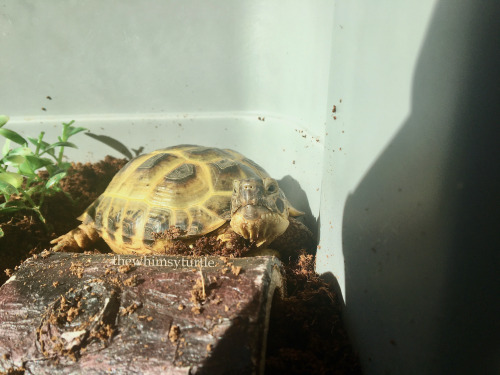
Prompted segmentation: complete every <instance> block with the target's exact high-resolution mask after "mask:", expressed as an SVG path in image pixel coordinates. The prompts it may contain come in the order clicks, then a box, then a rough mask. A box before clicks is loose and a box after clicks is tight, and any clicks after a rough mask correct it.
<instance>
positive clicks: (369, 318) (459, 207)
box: [342, 0, 500, 374]
mask: <svg viewBox="0 0 500 375" xmlns="http://www.w3.org/2000/svg"><path fill="white" fill-rule="evenodd" d="M499 8H500V7H499V4H498V3H497V2H495V1H475V0H469V1H461V2H451V1H441V2H439V3H438V4H437V6H436V8H435V13H434V15H433V19H432V22H431V24H430V28H429V30H428V34H427V37H426V40H425V42H424V44H423V47H422V51H421V54H420V56H419V61H418V64H417V68H416V72H415V76H414V80H413V100H412V111H411V114H410V116H409V118H408V119H407V121H406V123H405V124H404V126H403V127H402V130H401V131H400V132H399V133H398V134H397V136H396V137H395V138H394V140H393V141H392V142H391V144H390V145H389V146H388V147H387V149H386V150H385V151H384V153H383V154H382V155H381V157H380V158H379V159H378V160H377V161H376V163H375V164H374V166H373V167H372V168H371V170H370V171H369V173H368V174H367V175H366V176H365V178H364V179H363V180H362V182H361V183H360V185H359V186H358V188H357V189H356V190H355V192H354V193H353V194H352V195H351V196H350V197H349V198H348V200H347V202H346V206H345V211H344V218H343V233H342V236H343V242H344V256H345V265H346V295H347V296H348V300H347V307H346V308H347V309H348V314H347V315H348V316H350V317H351V319H352V320H351V321H350V325H351V329H352V331H353V334H354V335H353V336H354V337H356V338H357V343H356V344H357V347H358V349H359V350H360V354H361V357H362V358H363V361H364V367H365V373H367V374H498V373H499V371H500V369H499V362H498V361H499V358H500V320H499V318H498V317H499V316H500V309H499V300H500V299H499V296H500V280H499V277H498V275H499V274H500V267H499V266H500V264H499V260H500V259H499V257H500V251H499V250H500V246H499V241H498V226H499V223H500V220H499V214H498V213H499V209H500V207H499V206H498V203H499V201H500V199H499V194H500V193H499V192H500V178H499V176H498V173H497V170H498V163H499V160H500V158H499V150H500V148H499V146H498V142H497V141H498V139H500V137H499V135H500V134H499V119H500V114H499V111H498V109H499V107H500V106H499V104H498V98H499V88H500V83H499V81H498V77H497V76H495V74H496V73H497V72H498V69H499V66H500V61H499V59H498V54H496V55H495V53H496V52H498V47H499V46H500V39H499V37H500V30H499V26H500V24H499V23H498V20H499V19H500V14H499ZM360 228H361V229H360Z"/></svg>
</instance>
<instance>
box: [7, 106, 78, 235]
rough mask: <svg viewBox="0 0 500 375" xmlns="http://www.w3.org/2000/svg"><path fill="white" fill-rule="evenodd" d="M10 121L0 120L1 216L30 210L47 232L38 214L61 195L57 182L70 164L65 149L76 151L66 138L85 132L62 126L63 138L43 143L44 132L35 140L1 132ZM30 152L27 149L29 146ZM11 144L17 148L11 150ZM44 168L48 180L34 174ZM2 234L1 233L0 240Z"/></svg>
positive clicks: (41, 217) (43, 220) (43, 221)
mask: <svg viewBox="0 0 500 375" xmlns="http://www.w3.org/2000/svg"><path fill="white" fill-rule="evenodd" d="M8 120H9V118H8V117H7V116H0V136H3V137H4V138H5V143H4V146H3V149H2V158H1V159H0V195H2V196H3V198H4V202H3V203H1V204H0V213H11V212H15V211H20V210H31V211H34V212H35V213H36V215H37V216H38V218H39V219H40V221H41V222H42V224H43V225H44V226H45V228H46V229H47V230H49V227H48V224H47V222H46V220H45V217H44V216H43V215H42V212H41V210H40V208H41V206H42V204H43V202H44V200H45V198H46V197H47V196H49V195H52V194H54V193H55V192H57V191H61V188H60V186H59V182H60V181H61V179H62V178H64V177H65V176H66V175H67V173H68V169H69V167H70V166H71V164H70V163H68V162H65V161H64V160H63V159H64V149H65V148H66V147H73V148H77V146H76V145H75V144H74V143H71V142H68V140H69V138H71V137H72V136H74V135H75V134H78V133H80V132H82V131H84V130H87V129H86V128H82V127H74V126H72V125H73V123H74V121H70V122H69V123H63V124H62V125H63V128H62V134H61V136H59V137H58V141H57V142H55V143H48V142H46V141H44V140H43V137H44V135H45V132H41V133H40V134H39V135H38V137H37V138H30V137H27V139H28V140H26V139H25V138H24V137H22V136H21V135H20V134H18V133H17V132H15V131H12V130H10V129H6V128H3V126H4V125H5V124H6V123H7V121H8ZM28 141H29V143H31V144H32V148H30V147H28V146H29V143H28ZM11 143H15V144H16V145H17V147H14V148H11ZM42 168H45V170H46V171H47V173H48V179H45V178H42V177H41V176H40V175H39V173H37V171H39V170H40V169H42ZM2 235H3V232H2V231H1V229H0V237H1V236H2Z"/></svg>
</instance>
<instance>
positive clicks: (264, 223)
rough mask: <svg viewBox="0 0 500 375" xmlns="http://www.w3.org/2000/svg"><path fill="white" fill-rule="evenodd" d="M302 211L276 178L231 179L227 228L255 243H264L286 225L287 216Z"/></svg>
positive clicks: (300, 213) (281, 230)
mask: <svg viewBox="0 0 500 375" xmlns="http://www.w3.org/2000/svg"><path fill="white" fill-rule="evenodd" d="M302 214H303V213H302V212H300V211H298V210H296V209H295V208H293V207H292V206H291V205H290V203H288V200H287V199H286V197H285V194H284V193H283V191H282V190H281V189H280V188H279V186H278V183H277V182H276V180H274V179H272V178H270V177H266V178H264V179H253V178H252V179H245V180H234V182H233V194H232V197H231V228H233V230H234V231H235V232H236V233H238V234H239V235H241V236H243V237H244V238H246V239H250V241H252V242H255V243H256V245H257V246H261V245H264V244H265V245H268V244H270V243H271V242H272V241H273V240H274V239H275V238H276V237H278V236H280V235H282V234H283V233H284V232H285V230H286V228H287V227H288V224H289V221H288V216H289V215H291V216H299V215H302Z"/></svg>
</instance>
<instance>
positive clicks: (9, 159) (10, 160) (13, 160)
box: [3, 155, 26, 166]
mask: <svg viewBox="0 0 500 375" xmlns="http://www.w3.org/2000/svg"><path fill="white" fill-rule="evenodd" d="M3 160H4V163H5V165H12V166H18V165H19V164H22V163H24V162H25V161H26V158H25V157H24V156H22V155H7V156H6V157H4V158H3Z"/></svg>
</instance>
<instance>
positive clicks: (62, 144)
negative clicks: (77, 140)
mask: <svg viewBox="0 0 500 375" xmlns="http://www.w3.org/2000/svg"><path fill="white" fill-rule="evenodd" d="M56 147H73V148H78V147H77V146H76V145H75V144H74V143H71V142H63V141H61V142H56V143H52V144H51V145H50V146H48V147H47V148H45V149H44V151H43V152H42V154H43V153H45V152H49V151H50V150H53V149H55V148H56ZM40 155H41V154H40Z"/></svg>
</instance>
